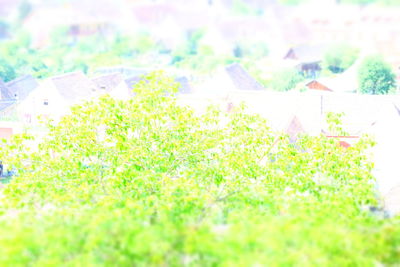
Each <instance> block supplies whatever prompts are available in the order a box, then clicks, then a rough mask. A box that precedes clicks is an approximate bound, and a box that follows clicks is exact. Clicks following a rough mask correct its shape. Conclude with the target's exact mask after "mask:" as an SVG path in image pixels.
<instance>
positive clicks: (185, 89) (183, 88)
mask: <svg viewBox="0 0 400 267" xmlns="http://www.w3.org/2000/svg"><path fill="white" fill-rule="evenodd" d="M142 77H143V75H140V76H132V77H130V78H128V79H125V83H126V85H127V86H128V88H129V89H133V87H134V86H135V84H136V83H138V82H139V81H140V80H141V79H142ZM175 82H177V83H179V88H178V90H179V93H181V94H190V93H191V92H192V88H191V86H190V83H189V79H188V78H187V77H185V76H180V77H178V78H175Z"/></svg>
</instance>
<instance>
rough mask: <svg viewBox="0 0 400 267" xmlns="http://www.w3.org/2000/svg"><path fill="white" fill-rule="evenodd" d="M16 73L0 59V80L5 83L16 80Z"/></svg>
mask: <svg viewBox="0 0 400 267" xmlns="http://www.w3.org/2000/svg"><path fill="white" fill-rule="evenodd" d="M16 76H17V75H16V73H15V70H14V68H13V66H11V65H10V64H9V63H8V62H7V61H5V60H4V59H0V79H2V80H3V81H5V82H8V81H11V80H13V79H15V78H16Z"/></svg>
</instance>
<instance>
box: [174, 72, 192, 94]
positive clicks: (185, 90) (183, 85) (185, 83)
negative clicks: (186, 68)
mask: <svg viewBox="0 0 400 267" xmlns="http://www.w3.org/2000/svg"><path fill="white" fill-rule="evenodd" d="M175 82H177V83H179V89H178V90H179V92H180V93H181V94H190V93H192V87H191V86H190V82H189V79H188V78H187V77H185V76H181V77H178V78H176V79H175Z"/></svg>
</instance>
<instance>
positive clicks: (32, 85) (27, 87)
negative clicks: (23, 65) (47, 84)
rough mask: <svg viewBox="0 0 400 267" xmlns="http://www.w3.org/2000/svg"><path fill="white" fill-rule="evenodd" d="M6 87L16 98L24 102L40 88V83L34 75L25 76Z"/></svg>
mask: <svg viewBox="0 0 400 267" xmlns="http://www.w3.org/2000/svg"><path fill="white" fill-rule="evenodd" d="M6 86H7V88H8V90H9V91H10V93H11V94H12V96H13V97H14V98H16V99H17V100H18V101H22V100H24V99H25V98H26V97H27V96H28V95H29V94H30V92H32V91H33V90H35V89H36V88H37V87H38V86H39V83H38V81H37V80H36V78H34V77H33V76H32V75H24V76H21V77H18V78H16V79H14V80H12V81H10V82H7V83H6Z"/></svg>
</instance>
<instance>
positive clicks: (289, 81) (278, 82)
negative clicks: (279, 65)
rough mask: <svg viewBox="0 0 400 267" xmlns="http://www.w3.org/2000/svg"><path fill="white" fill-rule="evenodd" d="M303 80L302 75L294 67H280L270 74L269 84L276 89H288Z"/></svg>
mask: <svg viewBox="0 0 400 267" xmlns="http://www.w3.org/2000/svg"><path fill="white" fill-rule="evenodd" d="M303 80H304V77H303V76H302V75H301V74H300V73H299V72H298V71H297V70H295V69H291V68H287V69H282V70H280V71H278V72H276V73H274V74H273V75H272V79H271V80H270V82H269V86H270V87H271V88H272V89H274V90H276V91H281V92H284V91H289V90H292V89H293V88H295V87H296V85H297V84H298V83H300V82H302V81H303Z"/></svg>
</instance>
